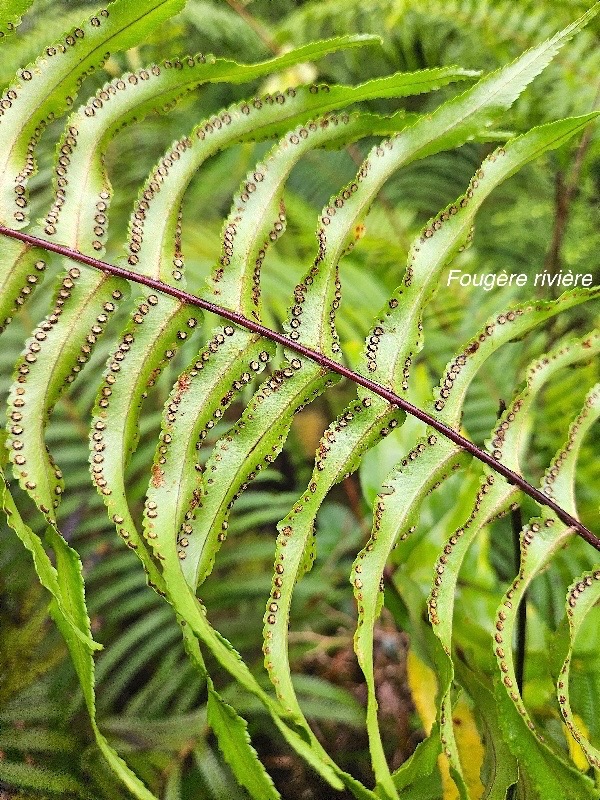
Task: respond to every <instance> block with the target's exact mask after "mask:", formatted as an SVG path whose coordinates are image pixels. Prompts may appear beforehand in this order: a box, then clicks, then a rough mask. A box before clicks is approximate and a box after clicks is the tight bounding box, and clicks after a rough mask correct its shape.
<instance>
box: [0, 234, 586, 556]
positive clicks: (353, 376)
mask: <svg viewBox="0 0 600 800" xmlns="http://www.w3.org/2000/svg"><path fill="white" fill-rule="evenodd" d="M0 235H3V236H8V237H10V238H12V239H18V240H19V241H21V242H25V243H26V244H29V245H30V246H31V247H40V248H42V249H44V250H48V251H50V252H53V253H58V255H61V256H64V257H65V258H69V259H71V260H72V261H77V262H79V263H81V264H86V265H87V266H90V267H94V268H95V269H98V270H101V271H102V272H104V273H105V274H107V275H114V276H117V277H120V278H125V279H126V280H128V281H133V282H134V283H139V284H141V285H143V286H148V287H149V288H151V289H153V290H154V291H156V292H161V293H163V294H167V295H170V296H171V297H176V298H177V299H178V300H180V301H181V302H183V303H188V304H189V305H193V306H197V307H198V308H202V309H203V310H204V311H209V312H210V313H212V314H216V315H217V316H220V317H222V318H223V319H227V320H229V321H230V322H233V323H234V324H235V325H239V326H240V327H242V328H246V329H247V330H249V331H252V332H253V333H257V334H259V335H260V336H264V337H265V338H266V339H270V340H271V341H273V342H276V343H277V344H280V345H282V346H283V347H286V348H287V349H288V350H293V351H294V352H296V353H299V354H300V355H302V356H304V357H305V358H308V359H310V360H311V361H314V362H315V363H316V364H319V365H320V366H321V367H324V368H325V369H328V370H331V371H332V372H336V373H337V374H338V375H341V376H342V377H343V378H347V379H348V380H350V381H352V382H353V383H356V384H358V385H359V386H363V387H364V388H365V389H368V390H369V391H371V392H373V393H374V394H377V395H379V397H382V398H383V399H384V400H387V402H388V403H391V404H392V405H395V406H397V407H398V408H400V409H402V411H404V412H406V413H407V414H410V415H411V416H413V417H416V419H418V420H421V422H424V423H426V424H427V425H429V426H430V427H431V428H433V429H434V430H436V431H437V432H438V433H440V434H441V435H442V436H445V437H446V438H447V439H450V441H452V442H454V444H456V445H457V446H458V447H460V448H462V449H463V450H465V451H466V452H467V453H469V454H470V455H472V456H473V457H474V458H476V459H478V460H479V461H481V462H482V463H483V464H486V466H488V467H490V468H491V469H493V470H494V471H495V472H497V473H498V474H499V475H502V477H503V478H505V479H506V480H507V481H508V482H509V483H510V484H511V485H513V486H518V487H519V489H520V490H521V491H522V492H524V493H525V494H527V495H529V497H531V498H532V499H533V500H535V501H536V502H537V503H539V504H540V505H543V506H547V507H548V508H550V509H551V510H552V511H553V512H554V513H555V514H556V516H557V517H558V519H560V520H561V521H562V522H563V523H564V524H565V525H567V526H568V527H570V528H572V529H573V531H574V532H575V533H577V534H578V535H579V536H581V538H582V539H584V540H585V541H586V542H588V543H589V544H591V545H592V547H594V548H595V549H596V550H598V551H600V538H598V537H597V536H596V535H595V534H594V533H592V531H590V530H589V529H588V528H586V526H585V525H583V524H582V523H581V522H580V521H579V520H577V519H575V517H572V516H571V515H570V514H569V513H568V512H566V511H565V510H564V509H563V508H561V506H559V505H558V504H557V503H555V502H554V501H553V500H552V499H551V498H549V497H547V496H546V495H545V494H543V492H541V491H540V490H539V489H536V488H535V487H534V486H532V485H531V484H530V483H528V482H527V481H526V480H525V478H523V477H522V476H521V475H519V474H518V473H516V472H513V470H511V469H509V468H508V467H505V466H504V464H502V463H501V462H499V461H497V460H496V459H495V458H494V457H493V456H492V455H490V453H487V452H486V451H485V450H483V449H482V448H480V447H478V446H477V445H476V444H473V442H471V441H470V440H469V439H466V438H465V437H464V436H461V434H460V433H458V432H457V431H455V430H454V429H453V428H450V427H449V426H448V425H445V424H444V423H443V422H440V421H439V420H437V419H436V418H435V417H432V416H431V415H430V414H428V413H427V412H426V411H423V410H422V409H421V408H418V407H417V406H414V405H413V404H412V403H409V402H408V401H407V400H404V399H403V398H402V397H399V396H398V395H397V394H395V393H394V392H392V391H390V390H389V389H386V388H385V387H384V386H380V385H379V384H378V383H375V382H374V381H372V380H370V379H369V378H366V377H364V376H363V375H360V374H359V373H358V372H354V371H353V370H351V369H349V368H348V367H345V366H344V365H343V364H340V363H338V362H337V361H334V360H333V359H331V358H328V357H327V356H326V355H324V354H323V353H320V352H318V351H317V350H312V349H311V348H309V347H305V346H304V345H303V344H301V343H300V342H295V341H293V340H292V339H289V338H288V337H287V336H285V335H284V334H282V333H278V332H277V331H273V330H271V329H270V328H266V327H265V326H264V325H260V324H259V323H257V322H254V321H253V320H251V319H248V318H247V317H244V316H242V315H241V314H238V313H237V312H235V311H230V310H229V309H227V308H223V307H221V306H218V305H216V304H215V303H211V302H210V301H209V300H205V299H203V298H201V297H196V296H195V295H193V294H189V293H188V292H184V291H183V290H181V289H177V288H176V287H174V286H170V285H169V284H167V283H163V282H162V281H159V280H156V279H155V278H150V277H148V276H146V275H140V274H138V273H136V272H132V271H131V270H130V269H125V268H124V267H117V266H115V265H114V264H109V263H107V262H106V261H101V260H100V259H98V258H94V257H93V256H86V255H84V254H83V253H80V252H78V251H77V250H73V249H72V248H70V247H66V246H65V245H61V244H57V243H55V242H49V241H47V240H46V239H41V238H39V237H37V236H32V235H31V234H28V233H24V232H22V231H16V230H13V229H12V228H7V227H5V226H4V225H0Z"/></svg>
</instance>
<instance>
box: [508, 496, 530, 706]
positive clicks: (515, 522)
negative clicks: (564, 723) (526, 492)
mask: <svg viewBox="0 0 600 800" xmlns="http://www.w3.org/2000/svg"><path fill="white" fill-rule="evenodd" d="M510 521H511V527H512V533H513V546H514V552H515V571H516V574H517V575H518V574H519V573H520V571H521V531H522V530H523V520H522V518H521V507H520V506H517V507H516V508H515V509H514V510H513V511H511V513H510ZM516 638H517V641H516V643H515V675H516V678H517V688H518V689H519V693H520V694H521V696H522V695H523V679H524V677H525V647H526V643H527V593H525V594H524V595H523V599H522V600H521V603H520V605H519V610H518V615H517V637H516Z"/></svg>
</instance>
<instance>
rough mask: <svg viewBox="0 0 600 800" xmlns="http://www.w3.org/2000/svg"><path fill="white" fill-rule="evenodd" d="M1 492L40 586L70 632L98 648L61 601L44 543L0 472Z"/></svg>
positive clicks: (7, 512)
mask: <svg viewBox="0 0 600 800" xmlns="http://www.w3.org/2000/svg"><path fill="white" fill-rule="evenodd" d="M0 483H1V487H0V488H1V492H2V508H3V509H4V512H5V514H6V519H7V522H8V525H9V527H11V528H12V530H13V531H14V532H15V533H16V534H17V536H18V537H19V539H20V540H21V542H22V543H23V545H24V546H25V547H26V549H27V550H29V552H30V553H31V555H32V557H33V564H34V567H35V571H36V574H37V576H38V578H39V580H40V583H41V584H42V586H43V587H44V588H45V589H47V590H48V591H49V592H50V594H51V595H52V597H53V598H54V600H55V601H56V603H57V605H58V607H59V608H60V611H61V613H62V614H63V616H64V618H65V621H66V622H67V623H68V624H69V625H70V627H71V632H72V633H73V634H74V635H75V636H76V637H77V638H78V639H80V640H81V641H82V642H83V643H84V644H85V645H86V646H87V647H89V648H90V649H91V650H100V649H102V645H99V644H97V643H96V642H95V641H94V640H93V639H92V637H91V635H90V633H89V631H86V630H85V629H84V628H82V627H81V626H80V625H79V622H78V621H77V620H76V619H75V618H74V617H73V616H71V614H70V612H69V610H68V608H67V607H66V606H65V605H64V603H63V598H62V591H61V588H60V585H59V582H58V574H57V572H56V569H55V568H54V566H53V565H52V562H51V561H50V557H49V556H48V553H47V552H46V550H45V549H44V545H43V544H42V542H41V541H40V538H39V536H38V535H37V534H36V533H34V532H33V531H32V530H31V528H30V527H29V525H27V524H26V523H25V522H24V521H23V518H22V517H21V515H20V513H19V510H18V508H17V506H16V505H15V502H14V500H13V498H12V496H11V494H10V491H9V489H8V486H7V484H6V480H5V478H4V475H2V474H1V473H0Z"/></svg>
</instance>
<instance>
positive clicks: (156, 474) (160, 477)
mask: <svg viewBox="0 0 600 800" xmlns="http://www.w3.org/2000/svg"><path fill="white" fill-rule="evenodd" d="M164 482H165V473H164V472H163V470H162V469H161V468H160V466H159V465H158V464H153V465H152V486H153V487H154V488H155V489H160V487H161V486H163V485H164Z"/></svg>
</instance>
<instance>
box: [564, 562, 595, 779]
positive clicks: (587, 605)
mask: <svg viewBox="0 0 600 800" xmlns="http://www.w3.org/2000/svg"><path fill="white" fill-rule="evenodd" d="M599 599H600V569H595V570H592V571H589V572H584V573H583V575H580V576H579V578H578V579H577V580H576V581H574V582H573V583H572V584H571V586H569V590H568V592H567V602H566V611H567V621H568V624H567V625H564V626H563V627H562V629H559V635H558V636H557V649H558V654H557V660H558V661H559V663H560V662H562V664H561V667H560V673H559V678H558V681H557V687H556V688H557V696H558V702H559V705H560V711H561V714H562V715H563V719H564V721H565V725H566V726H567V728H568V729H569V732H570V733H571V736H572V737H573V738H574V739H575V741H576V742H577V744H578V745H579V746H580V747H581V749H582V750H583V752H584V754H585V757H586V758H587V760H588V761H589V763H590V766H592V767H595V768H596V769H600V750H599V749H598V747H596V746H595V745H594V744H592V742H591V741H590V739H589V736H588V735H587V734H586V732H584V731H583V730H581V726H580V725H579V724H578V722H577V719H576V717H575V715H574V714H573V709H572V707H571V697H570V692H569V678H570V673H571V662H572V658H573V646H574V644H575V640H576V638H577V634H578V632H579V631H580V629H581V626H582V625H583V623H584V622H585V619H586V617H587V615H588V614H589V612H590V611H591V610H592V609H593V608H594V606H596V605H597V603H598V600H599Z"/></svg>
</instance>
